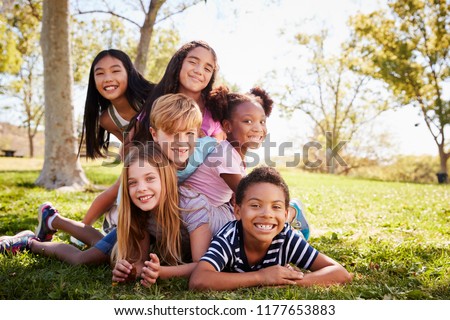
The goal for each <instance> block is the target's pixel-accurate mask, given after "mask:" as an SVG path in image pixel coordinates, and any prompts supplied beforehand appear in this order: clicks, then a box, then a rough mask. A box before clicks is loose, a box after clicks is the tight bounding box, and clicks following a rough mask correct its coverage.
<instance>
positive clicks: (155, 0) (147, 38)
mask: <svg viewBox="0 0 450 320" xmlns="http://www.w3.org/2000/svg"><path fill="white" fill-rule="evenodd" d="M202 1H205V2H206V0H189V1H182V2H181V3H178V4H177V5H175V6H170V4H169V3H168V4H167V6H166V9H165V10H164V9H163V10H161V7H162V6H163V5H164V4H165V3H166V2H167V1H166V0H150V1H149V2H148V3H147V5H146V4H145V3H144V1H135V2H134V5H136V6H137V7H138V10H139V11H141V12H142V13H143V14H144V22H143V23H142V24H141V23H139V22H136V19H135V18H130V17H128V16H126V15H125V14H123V12H124V9H123V3H122V7H121V8H114V7H113V5H112V4H111V1H109V2H106V1H104V2H103V6H104V7H106V9H103V8H102V9H92V10H81V9H80V6H79V3H78V1H77V3H76V9H75V11H76V12H77V13H78V14H87V13H105V14H110V15H113V16H116V17H119V18H121V19H123V20H125V21H128V22H129V23H131V24H133V25H135V26H137V27H138V28H139V31H140V38H139V42H138V45H137V54H136V58H135V60H134V65H135V66H136V69H137V70H139V72H141V73H142V74H145V70H146V67H147V61H148V53H149V52H151V51H150V42H151V39H152V35H153V31H154V27H155V24H157V23H158V22H160V21H163V20H166V19H168V18H169V17H172V16H173V15H176V14H179V13H181V12H183V11H185V10H186V9H188V8H190V7H192V6H194V5H196V4H198V3H200V2H202ZM119 12H120V13H119Z"/></svg>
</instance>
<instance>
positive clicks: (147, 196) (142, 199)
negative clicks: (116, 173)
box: [127, 160, 161, 211]
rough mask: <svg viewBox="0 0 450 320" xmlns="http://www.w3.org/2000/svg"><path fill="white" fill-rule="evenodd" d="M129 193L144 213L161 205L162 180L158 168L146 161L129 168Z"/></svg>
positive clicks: (135, 163)
mask: <svg viewBox="0 0 450 320" xmlns="http://www.w3.org/2000/svg"><path fill="white" fill-rule="evenodd" d="M127 183H128V193H129V195H130V198H131V201H132V202H133V203H134V204H135V205H136V206H137V207H138V208H139V209H141V210H142V211H150V210H152V209H154V208H155V207H156V206H157V205H158V204H159V199H160V196H161V178H160V176H159V172H158V170H157V168H155V167H154V166H152V165H151V164H150V163H148V162H147V161H144V160H138V161H135V162H133V163H132V164H131V165H130V166H129V167H128V181H127Z"/></svg>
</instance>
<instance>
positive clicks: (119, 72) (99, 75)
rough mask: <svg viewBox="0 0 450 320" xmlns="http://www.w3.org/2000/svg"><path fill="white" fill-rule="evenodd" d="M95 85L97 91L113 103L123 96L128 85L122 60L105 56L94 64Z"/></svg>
mask: <svg viewBox="0 0 450 320" xmlns="http://www.w3.org/2000/svg"><path fill="white" fill-rule="evenodd" d="M94 80H95V87H96V88H97V90H98V92H99V93H100V94H101V95H102V96H103V97H104V98H105V99H108V100H110V101H111V102H112V103H113V104H114V101H115V100H118V99H121V98H123V97H125V92H126V91H127V87H128V74H127V71H126V69H125V67H124V66H123V63H122V61H120V60H119V59H116V58H114V57H112V56H105V57H103V58H102V59H100V61H99V62H98V63H97V64H96V65H95V66H94Z"/></svg>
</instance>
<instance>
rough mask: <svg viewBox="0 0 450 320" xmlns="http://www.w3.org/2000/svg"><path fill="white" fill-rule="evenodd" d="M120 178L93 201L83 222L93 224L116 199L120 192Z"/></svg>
mask: <svg viewBox="0 0 450 320" xmlns="http://www.w3.org/2000/svg"><path fill="white" fill-rule="evenodd" d="M119 186H120V179H117V181H116V182H115V183H114V184H113V185H112V186H111V187H109V188H108V189H106V190H105V191H103V192H102V193H100V194H99V195H98V196H97V197H96V198H95V199H94V201H93V202H92V204H91V206H90V207H89V209H88V211H87V212H86V215H85V216H84V218H83V221H82V222H83V223H84V224H88V225H93V224H94V222H95V221H97V219H98V218H99V217H100V216H101V215H102V214H103V213H105V212H106V211H107V210H108V209H109V208H111V206H112V205H113V204H114V201H116V198H117V193H118V192H119Z"/></svg>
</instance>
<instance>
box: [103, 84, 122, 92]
mask: <svg viewBox="0 0 450 320" xmlns="http://www.w3.org/2000/svg"><path fill="white" fill-rule="evenodd" d="M118 87H119V86H112V85H111V86H106V87H103V90H105V91H113V90H116V89H117V88H118Z"/></svg>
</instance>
